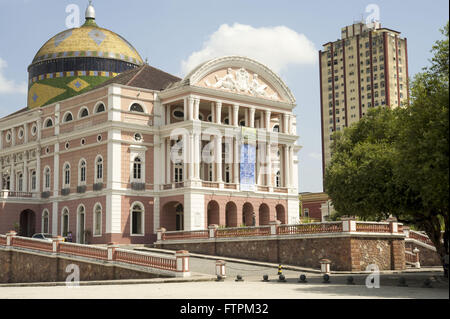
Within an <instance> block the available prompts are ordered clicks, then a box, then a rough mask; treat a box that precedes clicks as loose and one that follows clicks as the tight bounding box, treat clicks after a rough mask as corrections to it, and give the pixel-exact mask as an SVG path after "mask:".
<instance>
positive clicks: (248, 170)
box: [240, 143, 256, 191]
mask: <svg viewBox="0 0 450 319" xmlns="http://www.w3.org/2000/svg"><path fill="white" fill-rule="evenodd" d="M255 165H256V146H255V145H252V144H248V143H243V144H241V162H240V168H241V169H240V184H241V187H240V189H241V190H242V191H255V183H256V182H255Z"/></svg>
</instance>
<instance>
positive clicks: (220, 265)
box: [216, 260, 227, 279]
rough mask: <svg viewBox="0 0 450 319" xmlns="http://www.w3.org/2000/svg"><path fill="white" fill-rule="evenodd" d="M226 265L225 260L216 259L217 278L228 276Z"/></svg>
mask: <svg viewBox="0 0 450 319" xmlns="http://www.w3.org/2000/svg"><path fill="white" fill-rule="evenodd" d="M225 265H226V262H225V261H224V260H217V261H216V275H217V278H219V277H220V278H221V279H225V278H227V276H226V274H225Z"/></svg>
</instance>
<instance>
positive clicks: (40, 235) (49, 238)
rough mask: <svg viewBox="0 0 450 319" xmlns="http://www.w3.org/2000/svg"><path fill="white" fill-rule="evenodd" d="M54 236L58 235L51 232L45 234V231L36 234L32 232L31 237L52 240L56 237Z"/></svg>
mask: <svg viewBox="0 0 450 319" xmlns="http://www.w3.org/2000/svg"><path fill="white" fill-rule="evenodd" d="M56 237H58V236H55V235H52V234H46V233H37V234H34V235H33V236H32V237H31V238H34V239H43V240H47V241H52V239H53V238H56Z"/></svg>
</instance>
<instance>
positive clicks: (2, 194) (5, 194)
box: [0, 190, 39, 199]
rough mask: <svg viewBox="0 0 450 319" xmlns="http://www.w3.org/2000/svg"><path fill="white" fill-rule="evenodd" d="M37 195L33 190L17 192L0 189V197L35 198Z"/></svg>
mask: <svg viewBox="0 0 450 319" xmlns="http://www.w3.org/2000/svg"><path fill="white" fill-rule="evenodd" d="M38 196H39V195H38V193H35V192H17V191H10V190H0V198H5V199H6V198H37V197H38Z"/></svg>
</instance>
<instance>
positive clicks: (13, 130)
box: [11, 127, 16, 146]
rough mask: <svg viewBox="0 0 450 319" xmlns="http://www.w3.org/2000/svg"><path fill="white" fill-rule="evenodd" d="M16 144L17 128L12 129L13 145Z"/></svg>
mask: <svg viewBox="0 0 450 319" xmlns="http://www.w3.org/2000/svg"><path fill="white" fill-rule="evenodd" d="M14 145H16V128H15V127H13V128H12V129H11V146H14Z"/></svg>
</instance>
